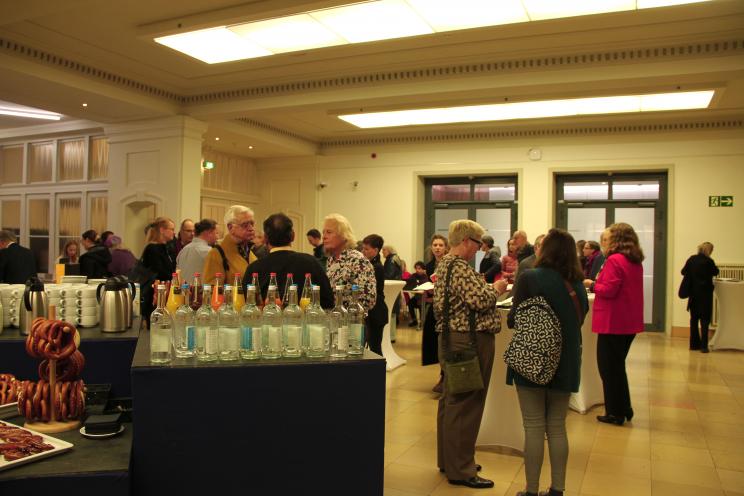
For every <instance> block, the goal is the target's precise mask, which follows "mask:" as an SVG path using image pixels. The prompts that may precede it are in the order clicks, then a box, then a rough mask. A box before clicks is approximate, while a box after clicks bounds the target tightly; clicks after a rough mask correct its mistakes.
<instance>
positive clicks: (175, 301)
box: [165, 272, 185, 315]
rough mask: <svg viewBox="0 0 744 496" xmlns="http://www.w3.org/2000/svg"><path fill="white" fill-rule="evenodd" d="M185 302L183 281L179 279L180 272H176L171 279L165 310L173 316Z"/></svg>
mask: <svg viewBox="0 0 744 496" xmlns="http://www.w3.org/2000/svg"><path fill="white" fill-rule="evenodd" d="M184 301H185V300H184V295H183V291H182V290H181V281H180V278H179V277H178V272H174V273H173V276H172V279H171V284H170V292H169V293H168V303H166V305H165V308H166V310H168V311H169V312H170V314H171V315H175V314H176V310H178V307H180V306H181V305H183V302H184Z"/></svg>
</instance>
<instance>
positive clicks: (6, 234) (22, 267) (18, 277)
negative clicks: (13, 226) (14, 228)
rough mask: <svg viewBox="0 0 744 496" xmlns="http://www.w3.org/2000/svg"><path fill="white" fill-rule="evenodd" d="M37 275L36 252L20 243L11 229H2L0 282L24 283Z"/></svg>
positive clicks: (0, 238)
mask: <svg viewBox="0 0 744 496" xmlns="http://www.w3.org/2000/svg"><path fill="white" fill-rule="evenodd" d="M35 275H36V258H35V257H34V253H33V252H32V251H31V250H29V249H28V248H25V247H23V246H21V245H19V244H18V243H16V236H15V234H13V233H12V232H10V231H0V282H4V283H8V284H24V283H25V282H26V281H27V280H28V278H29V277H31V276H35Z"/></svg>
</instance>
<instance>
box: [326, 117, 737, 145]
mask: <svg viewBox="0 0 744 496" xmlns="http://www.w3.org/2000/svg"><path fill="white" fill-rule="evenodd" d="M735 129H744V119H719V120H709V121H687V122H684V121H683V122H657V123H648V124H618V125H586V126H566V127H549V128H548V127H546V128H536V129H535V128H533V129H501V130H490V131H489V130H484V131H472V132H451V133H429V134H423V133H422V134H419V135H408V136H378V137H369V138H347V139H333V140H327V141H322V142H321V143H320V150H321V151H324V150H330V149H333V148H341V147H354V146H370V145H376V146H379V145H409V144H418V143H446V142H453V141H483V140H504V139H520V138H565V137H576V136H590V135H622V134H638V133H643V134H647V133H668V132H680V131H722V130H735Z"/></svg>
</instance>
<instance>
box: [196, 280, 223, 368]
mask: <svg viewBox="0 0 744 496" xmlns="http://www.w3.org/2000/svg"><path fill="white" fill-rule="evenodd" d="M202 291H203V294H204V296H203V299H202V306H201V307H199V310H197V311H196V316H195V320H196V359H197V360H201V361H204V362H212V361H214V360H217V359H218V358H219V355H220V342H219V327H218V322H217V312H215V311H214V309H213V308H212V301H211V300H212V286H211V285H209V284H205V285H204V288H203V290H202Z"/></svg>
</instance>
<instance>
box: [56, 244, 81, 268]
mask: <svg viewBox="0 0 744 496" xmlns="http://www.w3.org/2000/svg"><path fill="white" fill-rule="evenodd" d="M57 263H64V264H76V263H80V242H79V241H78V240H77V239H71V240H69V241H67V243H65V246H64V248H62V253H60V254H59V257H57Z"/></svg>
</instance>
